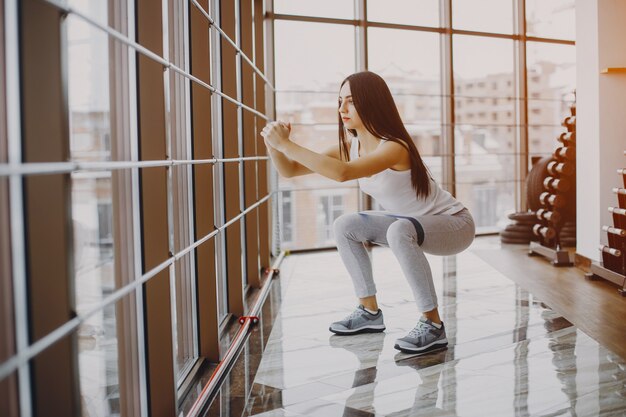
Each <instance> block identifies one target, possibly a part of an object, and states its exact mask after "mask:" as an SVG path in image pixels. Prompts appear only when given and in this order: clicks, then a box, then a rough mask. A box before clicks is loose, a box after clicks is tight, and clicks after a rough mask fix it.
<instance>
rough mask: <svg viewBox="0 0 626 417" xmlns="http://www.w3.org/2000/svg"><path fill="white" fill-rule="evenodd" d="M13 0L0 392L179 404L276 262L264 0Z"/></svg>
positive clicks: (7, 24) (148, 405) (54, 405)
mask: <svg viewBox="0 0 626 417" xmlns="http://www.w3.org/2000/svg"><path fill="white" fill-rule="evenodd" d="M0 3H1V4H2V7H0V19H1V24H0V26H2V28H3V40H2V47H1V48H0V58H1V62H2V69H1V70H0V91H2V93H3V94H1V95H0V96H1V97H2V98H3V101H2V102H1V104H0V165H1V166H0V229H1V230H2V231H3V232H6V231H8V230H9V229H11V234H9V233H2V237H1V239H0V240H1V243H2V245H0V246H1V249H0V272H2V274H1V278H0V304H1V305H2V307H1V308H0V340H2V342H1V343H0V365H1V366H0V382H1V383H0V402H1V403H2V410H3V411H4V410H9V414H10V415H31V414H32V413H33V410H36V411H38V412H39V411H41V410H45V411H44V414H45V413H48V414H49V413H50V412H53V413H55V415H64V416H65V415H67V416H70V415H84V416H116V415H120V416H129V417H130V416H132V417H135V416H148V415H168V416H169V415H172V416H174V415H179V414H181V413H182V409H181V408H179V407H180V405H181V403H182V400H183V399H184V396H185V395H186V394H187V392H188V391H190V390H191V387H193V386H194V385H193V384H194V382H197V383H198V384H199V385H198V386H199V387H202V385H203V384H204V380H202V379H201V378H200V377H201V376H210V374H211V372H212V371H213V370H215V369H216V368H218V363H219V362H220V361H221V360H222V357H223V353H224V352H226V351H227V350H228V348H229V344H230V343H231V342H232V339H231V336H232V334H233V333H234V332H236V330H237V327H238V326H239V324H238V321H237V320H236V319H237V318H239V317H240V316H244V315H247V314H250V311H251V310H252V308H253V303H252V302H251V301H253V300H254V299H256V296H257V294H258V289H259V288H261V287H262V285H264V284H265V283H267V282H269V281H267V274H266V273H265V272H263V271H267V269H268V267H269V266H270V262H271V256H270V233H269V231H270V222H269V212H270V210H269V205H270V204H271V203H273V202H274V198H273V197H274V196H273V194H272V193H271V191H270V190H269V187H268V175H267V171H268V158H267V156H266V155H265V148H264V147H263V146H257V142H258V135H259V131H260V129H262V128H263V126H264V125H265V123H266V122H267V121H268V120H270V119H272V118H273V117H272V116H273V115H272V109H273V108H274V106H273V94H272V93H273V90H274V87H273V83H272V82H271V81H270V80H269V79H268V76H267V75H266V74H265V62H266V59H265V51H266V45H265V44H266V40H265V31H264V12H265V9H264V5H265V3H264V1H263V0H246V1H241V2H237V4H235V3H233V2H226V1H223V2H219V1H209V0H198V1H193V2H180V1H174V0H164V1H163V2H162V3H163V4H161V2H159V7H155V4H154V2H152V1H150V0H137V1H132V2H131V1H127V0H106V1H96V2H94V1H87V0H68V1H67V2H50V1H46V0H6V1H1V2H0ZM5 6H6V8H5ZM161 6H163V7H161ZM5 10H6V11H8V12H9V14H8V15H5ZM103 26H104V27H103ZM5 29H6V34H7V35H8V36H6V39H5V38H4V34H5ZM5 45H9V48H8V49H9V50H10V52H11V59H10V60H9V59H7V60H6V61H5V59H4V46H5ZM7 69H8V70H7ZM5 74H9V80H8V81H9V82H8V83H7V84H6V85H9V86H10V88H11V94H5V93H4V92H5V78H4V77H5ZM5 99H6V105H5V101H4V100H5ZM266 107H267V109H266ZM33 174H35V175H33ZM225 235H226V237H225ZM9 248H10V250H9ZM255 314H256V313H255ZM233 330H234V332H233ZM36 343H37V345H36V347H35V348H34V349H33V345H34V344H36ZM202 373H206V374H205V375H202ZM207 379H208V378H207ZM18 387H19V390H18ZM191 391H193V390H191ZM192 401H193V400H192ZM5 403H6V404H8V408H5V407H4V405H5ZM20 407H21V408H22V409H21V410H20ZM49 410H53V411H49Z"/></svg>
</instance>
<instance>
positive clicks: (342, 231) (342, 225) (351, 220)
mask: <svg viewBox="0 0 626 417" xmlns="http://www.w3.org/2000/svg"><path fill="white" fill-rule="evenodd" d="M358 221H359V215H358V214H357V213H345V214H342V215H341V216H339V217H337V218H336V219H335V221H334V222H333V231H334V232H335V238H337V236H345V235H346V234H347V233H350V232H352V231H354V230H355V228H357V227H358Z"/></svg>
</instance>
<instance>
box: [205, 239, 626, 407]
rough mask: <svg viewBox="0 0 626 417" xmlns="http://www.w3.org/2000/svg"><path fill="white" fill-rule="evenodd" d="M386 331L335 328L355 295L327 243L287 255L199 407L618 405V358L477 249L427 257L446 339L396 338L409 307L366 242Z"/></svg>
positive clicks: (622, 373)
mask: <svg viewBox="0 0 626 417" xmlns="http://www.w3.org/2000/svg"><path fill="white" fill-rule="evenodd" d="M372 259H373V265H374V273H375V277H376V282H377V286H378V297H379V303H380V304H381V308H382V309H383V312H384V314H385V323H386V325H387V331H386V332H385V333H379V334H374V335H372V334H369V335H358V336H350V337H341V336H335V335H331V333H329V331H328V324H329V323H330V322H332V321H334V320H337V319H340V318H342V317H343V316H344V315H346V314H347V313H349V312H350V311H351V309H352V308H353V307H354V306H355V300H354V298H353V297H352V295H351V294H352V287H351V283H350V280H349V278H348V276H347V273H346V271H345V269H344V267H343V265H342V264H341V261H340V259H339V256H338V255H337V253H336V252H323V253H314V254H306V255H292V256H290V257H288V258H287V259H286V260H285V261H284V262H283V265H282V267H281V278H280V281H279V282H278V281H277V284H278V285H276V288H275V289H274V291H273V292H272V296H271V298H270V299H268V302H267V303H266V306H265V308H264V310H263V315H265V317H267V316H276V320H275V323H274V326H273V328H272V329H271V334H270V335H269V338H268V337H267V333H269V332H268V331H267V329H265V331H264V329H263V328H260V329H258V330H257V331H256V332H255V334H253V335H252V337H251V339H250V341H249V343H248V345H247V346H246V348H245V351H244V352H243V353H242V355H241V356H240V358H239V359H238V361H237V363H236V365H235V367H234V369H233V371H232V373H231V375H230V377H229V378H228V380H227V381H226V383H225V384H224V386H223V388H222V391H221V392H220V395H219V396H218V397H217V398H216V399H215V400H214V401H213V403H212V404H211V406H210V408H209V410H208V412H207V415H215V416H240V415H246V416H247V415H254V416H263V417H270V416H320V417H332V416H455V415H463V416H565V415H567V416H596V415H602V416H609V415H610V416H617V415H620V416H621V415H626V361H625V360H624V359H623V358H620V357H619V356H617V355H615V354H614V353H612V352H610V351H609V350H607V349H606V348H604V347H602V346H600V345H599V344H598V343H597V342H595V341H594V340H593V339H591V338H590V337H589V336H587V335H586V334H584V333H583V332H582V331H580V330H578V329H576V328H575V327H574V326H572V324H571V323H569V322H568V321H567V320H565V319H564V318H563V317H560V316H558V315H557V314H555V313H554V312H553V311H552V310H551V309H550V308H549V307H548V306H546V305H545V304H543V303H542V302H541V301H540V300H537V299H536V298H535V297H533V295H532V294H529V293H528V292H527V291H524V290H523V289H522V288H520V287H518V286H517V285H515V284H514V283H513V282H512V281H511V280H509V279H508V278H506V277H505V276H504V275H502V274H501V273H499V272H498V271H496V270H495V269H493V268H492V267H490V266H489V265H488V264H487V263H486V262H485V261H483V260H481V259H480V258H479V257H478V256H476V255H474V254H473V253H472V251H471V250H468V251H465V252H464V253H462V254H460V255H457V256H452V257H434V256H433V257H430V258H429V259H430V260H431V266H432V269H433V275H434V276H435V277H436V278H435V284H436V287H437V293H438V294H439V297H440V298H439V304H440V308H441V309H440V311H441V313H442V317H443V320H444V322H445V324H446V328H447V333H448V339H449V341H450V346H449V347H448V349H446V350H443V351H439V352H434V353H431V354H427V355H424V356H411V355H407V354H402V353H399V352H398V351H396V350H395V349H394V348H393V344H394V340H395V339H396V338H398V337H402V336H404V335H405V334H406V333H407V332H408V331H409V330H410V329H411V328H412V327H413V326H414V325H415V322H416V320H417V318H418V316H417V314H416V311H415V305H414V304H413V301H412V299H411V293H410V290H409V286H408V284H407V283H406V282H405V281H404V279H403V277H402V275H401V272H400V268H399V266H398V264H397V262H396V261H395V259H394V257H393V254H392V253H391V252H390V250H389V249H385V248H376V249H374V250H373V252H372Z"/></svg>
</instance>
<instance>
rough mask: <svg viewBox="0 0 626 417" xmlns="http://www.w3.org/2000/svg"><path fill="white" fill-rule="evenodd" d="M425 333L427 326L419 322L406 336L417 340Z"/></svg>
mask: <svg viewBox="0 0 626 417" xmlns="http://www.w3.org/2000/svg"><path fill="white" fill-rule="evenodd" d="M426 333H428V326H427V325H426V323H423V322H421V321H420V322H419V323H417V326H415V327H414V328H413V330H411V331H410V332H409V334H408V336H409V337H412V338H415V339H417V338H418V337H420V336H421V335H423V334H426Z"/></svg>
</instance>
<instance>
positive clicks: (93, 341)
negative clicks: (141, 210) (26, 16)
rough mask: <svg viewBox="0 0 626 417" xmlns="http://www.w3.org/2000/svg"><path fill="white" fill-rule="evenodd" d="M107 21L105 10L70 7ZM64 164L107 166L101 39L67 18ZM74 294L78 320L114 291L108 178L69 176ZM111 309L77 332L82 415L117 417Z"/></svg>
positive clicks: (104, 45) (102, 6)
mask: <svg viewBox="0 0 626 417" xmlns="http://www.w3.org/2000/svg"><path fill="white" fill-rule="evenodd" d="M79 3H80V7H81V8H83V9H84V10H83V11H84V12H85V13H86V14H88V15H90V16H99V18H100V19H104V21H106V16H107V2H89V3H88V4H87V2H77V3H76V4H79ZM67 39H68V50H67V58H68V61H69V65H68V66H67V69H68V82H69V85H68V88H69V111H70V156H71V159H72V160H73V161H81V162H83V161H106V160H110V159H111V140H110V137H111V126H110V106H109V72H108V70H109V55H108V50H109V48H108V46H109V43H108V42H109V40H108V36H107V35H106V34H105V33H104V32H102V31H101V30H99V29H96V28H94V27H93V26H91V25H89V24H87V23H85V22H84V21H82V20H81V19H78V18H76V17H74V16H72V15H70V16H69V17H68V18H67ZM71 189H72V224H73V230H74V248H73V251H74V253H73V258H74V271H75V277H74V290H75V299H76V311H77V313H78V314H79V315H80V314H84V313H85V312H87V311H89V310H90V309H92V308H93V307H94V306H95V305H97V304H98V303H100V302H101V301H102V300H103V299H104V298H105V297H106V296H108V295H109V294H111V293H112V292H113V291H114V290H115V289H116V285H115V273H114V262H115V259H114V251H113V247H114V246H113V243H114V239H115V237H114V235H113V210H112V204H113V201H112V193H111V172H110V171H101V172H93V171H89V172H75V173H72V174H71ZM117 346H118V344H117V325H116V309H115V305H113V304H111V305H109V306H107V307H105V308H104V309H103V310H101V311H100V312H98V313H97V314H94V315H92V316H91V317H89V318H88V319H87V320H86V321H85V322H84V323H82V324H81V326H80V327H79V328H78V352H79V354H78V364H79V374H80V391H81V397H82V404H83V406H84V409H85V413H86V415H112V414H115V413H117V412H118V410H119V407H120V405H119V390H118V351H117Z"/></svg>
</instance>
